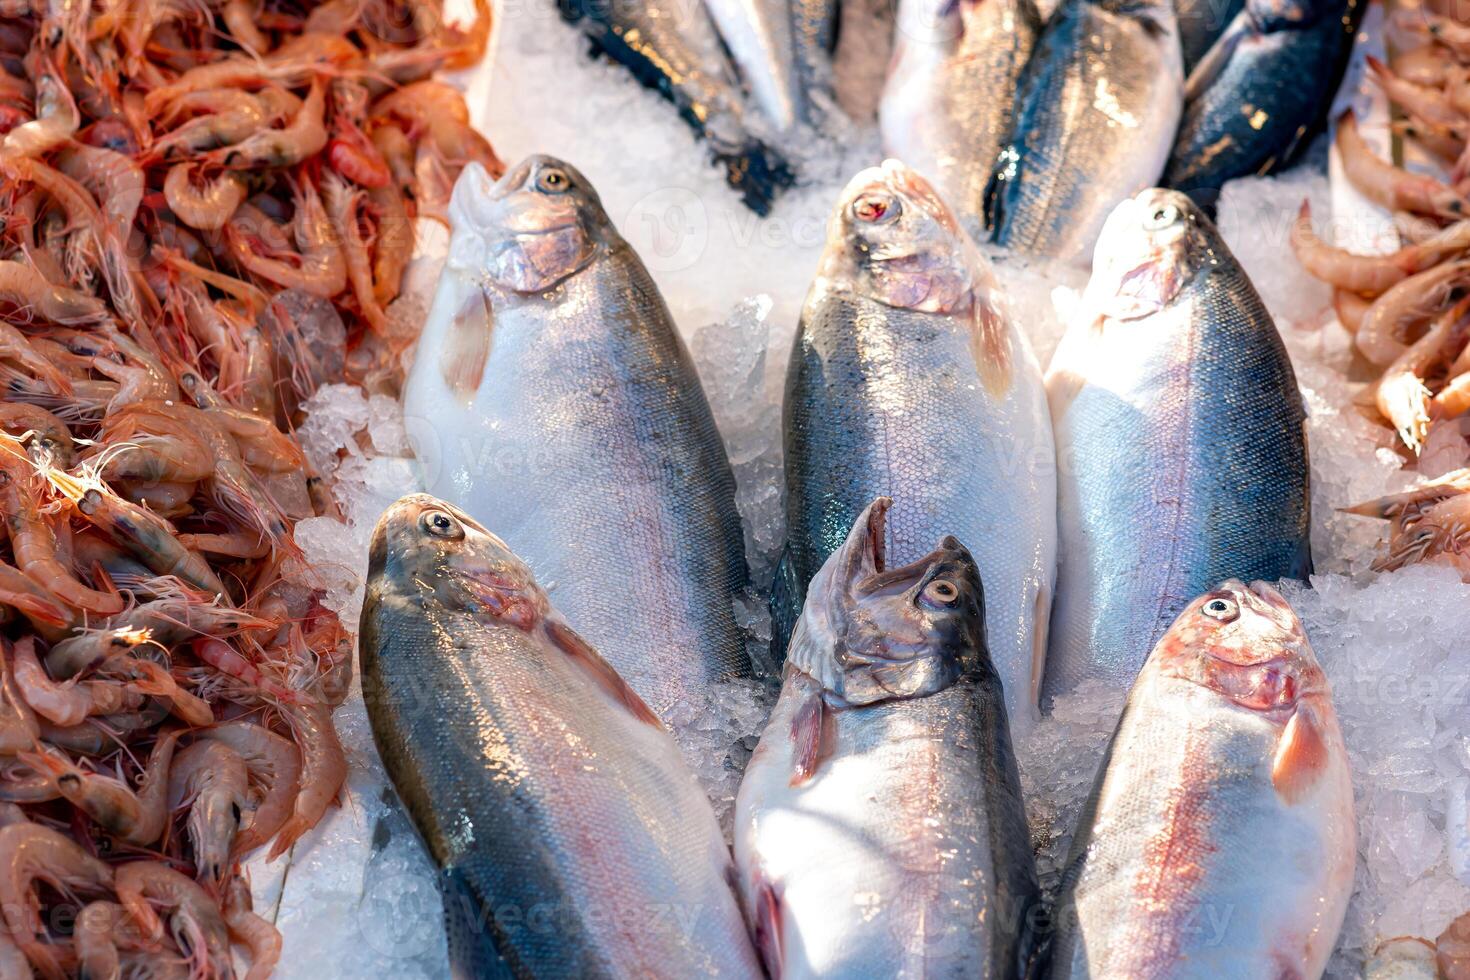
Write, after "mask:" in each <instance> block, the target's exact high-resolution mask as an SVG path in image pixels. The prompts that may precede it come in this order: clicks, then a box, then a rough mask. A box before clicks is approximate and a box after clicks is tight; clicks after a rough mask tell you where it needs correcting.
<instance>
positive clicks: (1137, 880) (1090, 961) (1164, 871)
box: [1049, 580, 1356, 978]
mask: <svg viewBox="0 0 1470 980" xmlns="http://www.w3.org/2000/svg"><path fill="white" fill-rule="evenodd" d="M1355 838H1356V825H1355V823H1354V819H1353V787H1352V780H1351V778H1350V776H1349V773H1348V759H1347V748H1346V746H1345V745H1344V744H1343V740H1342V733H1341V732H1340V731H1339V729H1338V723H1337V716H1336V714H1335V712H1334V710H1333V705H1332V694H1331V691H1330V689H1329V687H1328V684H1327V679H1326V677H1325V676H1323V673H1322V669H1321V667H1319V666H1318V664H1317V659H1316V657H1315V656H1314V655H1313V653H1312V648H1311V646H1310V644H1309V643H1308V642H1307V636H1306V633H1305V632H1304V631H1303V629H1302V625H1301V623H1300V622H1299V621H1298V620H1297V617H1296V614H1295V613H1294V612H1293V611H1292V609H1291V606H1290V605H1288V604H1287V602H1286V600H1285V599H1284V598H1282V597H1281V594H1280V593H1278V592H1277V591H1276V590H1275V589H1273V588H1272V587H1271V586H1269V585H1267V584H1265V583H1261V582H1257V583H1255V584H1254V585H1251V586H1249V587H1247V586H1246V585H1244V584H1242V583H1241V582H1238V581H1234V580H1231V581H1227V582H1225V583H1224V584H1223V585H1221V586H1220V587H1219V588H1217V589H1215V590H1213V591H1211V592H1208V593H1206V594H1204V595H1203V596H1200V597H1199V598H1198V599H1196V600H1194V601H1193V602H1192V603H1190V605H1189V607H1188V608H1187V609H1186V610H1185V611H1184V612H1183V614H1181V615H1180V617H1179V619H1178V620H1177V621H1175V623H1174V624H1173V626H1171V627H1170V628H1169V631H1168V632H1167V633H1165V634H1164V636H1163V637H1162V638H1161V639H1160V641H1159V644H1158V646H1157V647H1155V648H1154V650H1153V653H1152V654H1151V655H1150V657H1149V659H1148V663H1147V664H1146V665H1145V666H1144V668H1143V671H1142V672H1141V673H1140V674H1139V676H1138V680H1137V682H1136V683H1135V684H1134V685H1133V690H1132V692H1131V693H1130V694H1129V697H1128V704H1127V706H1126V707H1125V708H1124V710H1123V718H1122V720H1121V721H1120V722H1119V724H1118V730H1117V733H1116V734H1115V735H1114V736H1113V740H1112V744H1111V745H1110V746H1109V748H1108V752H1107V755H1106V757H1105V758H1104V762H1103V768H1102V771H1101V773H1100V774H1099V778H1098V782H1097V785H1096V788H1095V789H1094V790H1093V797H1092V799H1091V800H1090V801H1089V804H1088V806H1087V807H1086V808H1085V809H1084V811H1083V814H1082V818H1081V823H1080V826H1079V828H1078V833H1077V836H1076V837H1075V838H1074V840H1073V847H1072V856H1071V858H1070V859H1069V861H1068V866H1067V868H1066V870H1065V872H1064V873H1063V879H1062V881H1063V885H1062V893H1061V895H1060V896H1059V897H1058V901H1057V907H1058V909H1060V910H1064V911H1063V913H1062V914H1060V915H1059V916H1058V919H1057V921H1058V930H1057V934H1056V936H1055V939H1054V940H1053V945H1052V949H1051V965H1050V972H1049V976H1051V977H1100V976H1109V977H1140V976H1158V977H1165V976H1167V977H1178V978H1187V977H1260V976H1273V977H1274V976H1293V977H1313V978H1314V977H1319V976H1321V974H1322V971H1323V968H1324V967H1325V966H1326V963H1327V958H1328V955H1329V954H1330V953H1331V952H1332V948H1333V944H1334V943H1335V941H1336V939H1337V933H1338V929H1339V928H1340V926H1341V924H1342V919H1343V912H1344V910H1345V909H1346V907H1347V902H1348V896H1349V894H1350V893H1351V891H1352V884H1353V862H1354V849H1355Z"/></svg>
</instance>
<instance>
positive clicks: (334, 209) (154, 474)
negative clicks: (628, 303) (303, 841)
mask: <svg viewBox="0 0 1470 980" xmlns="http://www.w3.org/2000/svg"><path fill="white" fill-rule="evenodd" d="M476 14H477V16H476V19H475V20H474V21H473V23H471V24H468V25H455V24H451V23H449V22H447V21H446V20H445V19H444V18H443V16H442V12H441V9H440V7H439V5H438V4H437V3H435V2H423V0H328V2H326V3H322V4H320V5H316V6H302V5H300V4H298V3H296V2H295V0H264V2H263V3H257V2H256V0H222V2H221V0H72V2H65V3H63V2H59V0H45V2H43V0H0V384H3V386H4V390H5V397H4V400H3V401H0V512H3V518H4V519H3V527H0V978H4V980H8V978H12V977H28V976H33V975H41V976H45V977H65V976H86V977H88V978H91V980H106V978H118V977H205V976H230V975H232V974H233V972H234V963H235V957H236V956H237V955H238V956H240V957H242V958H243V959H244V960H247V961H248V962H249V972H248V977H250V978H251V980H257V978H262V977H265V976H267V975H268V974H269V973H270V972H271V970H272V968H273V966H274V964H275V962H276V961H277V959H278V957H279V955H280V948H281V939H280V936H279V935H278V933H277V932H276V930H275V928H274V927H273V926H272V925H271V924H270V923H269V922H267V921H266V920H265V919H264V918H261V917H260V916H258V915H256V914H255V913H254V912H253V911H252V910H251V907H250V889H249V887H248V881H247V880H246V878H245V876H244V874H243V873H242V870H241V861H242V860H243V859H244V858H246V856H247V855H251V854H252V853H256V852H259V853H261V854H263V855H265V856H266V857H267V858H274V857H276V856H278V855H280V854H282V853H284V852H285V851H286V850H287V849H288V848H290V847H291V846H292V844H293V843H294V842H295V841H297V840H298V839H299V838H300V837H301V836H302V834H304V833H306V832H307V831H308V830H310V829H311V828H312V827H313V826H314V825H315V824H316V823H317V822H318V821H319V820H320V819H321V817H322V816H323V814H324V813H325V811H326V810H327V808H328V807H329V806H331V805H332V804H333V802H334V800H335V799H336V797H337V794H338V793H339V791H340V790H341V787H342V785H343V782H344V780H345V777H346V769H347V767H346V760H345V757H344V755H343V751H342V747H341V745H340V743H339V742H338V739H337V735H336V732H335V730H334V728H333V724H332V709H333V708H334V707H335V706H336V705H337V704H339V703H340V702H341V701H342V699H343V698H344V697H345V696H346V692H347V689H348V686H349V683H350V681H351V673H352V638H351V636H350V635H349V633H348V631H347V630H346V629H345V628H344V627H343V625H342V623H341V622H340V621H339V620H338V618H337V616H336V614H335V613H333V612H331V611H330V610H328V609H327V608H325V607H324V606H323V604H322V601H321V600H322V598H323V595H324V593H323V591H322V590H321V589H319V588H317V587H315V586H314V585H313V581H314V579H313V576H312V575H311V572H310V569H309V567H308V566H307V565H306V564H305V563H304V561H303V559H302V556H301V553H300V551H299V549H298V548H297V547H296V545H295V543H294V540H293V527H294V524H295V522H296V521H298V520H301V519H304V518H307V517H312V516H334V517H337V518H338V519H340V512H338V511H337V510H336V507H335V504H334V502H333V500H332V496H331V487H329V486H326V485H324V482H323V480H322V479H320V478H318V477H317V476H316V475H315V474H313V473H312V472H311V469H310V467H309V465H308V462H307V460H306V458H305V456H304V455H303V453H302V451H301V448H300V447H299V445H298V444H297V442H296V440H295V439H294V438H293V435H292V433H293V426H294V424H295V423H296V422H298V421H299V415H300V405H301V404H302V402H303V401H305V400H306V399H307V398H308V397H309V396H310V395H311V394H312V392H313V391H314V390H315V389H316V388H317V387H318V386H319V385H321V384H323V383H326V382H340V381H343V380H344V379H345V380H350V381H353V382H356V383H358V384H361V385H363V386H364V387H366V388H368V389H370V390H373V391H392V390H393V389H394V387H395V386H396V384H398V383H399V381H401V370H400V368H399V365H400V363H401V360H400V355H401V354H402V352H403V351H404V350H405V348H406V347H407V346H408V345H410V344H411V343H412V341H413V339H414V333H415V332H416V329H417V327H418V325H419V324H418V323H416V322H415V321H414V318H413V317H412V316H402V315H395V303H396V301H397V299H398V297H399V292H400V288H401V284H402V282H403V278H404V271H405V267H406V265H407V264H408V261H409V258H410V256H411V255H412V253H413V246H414V229H415V223H416V222H421V221H423V220H425V219H434V218H437V219H439V220H445V219H444V214H443V212H444V209H445V207H446V206H447V202H448V195H449V189H450V187H451V186H452V183H453V180H454V178H455V176H456V175H457V174H458V172H459V170H460V168H462V167H463V166H464V165H465V164H466V163H468V162H469V161H472V160H473V161H477V162H479V163H481V164H482V165H484V166H485V167H487V168H488V169H489V170H490V171H491V172H492V173H494V174H499V173H500V172H501V170H502V169H503V168H502V167H501V165H500V162H499V161H498V160H497V159H496V157H495V155H494V153H493V151H492V150H491V148H490V146H489V145H488V144H487V143H486V142H485V140H484V139H483V138H482V137H480V136H479V135H478V134H476V133H475V131H474V130H473V129H472V128H471V126H470V125H469V122H468V112H467V110H466V107H465V104H464V102H463V100H462V99H461V97H460V96H459V94H458V92H457V90H455V89H454V88H452V87H450V86H448V85H445V84H443V83H441V82H439V81H436V80H435V79H434V77H433V76H434V73H435V72H436V71H438V70H439V69H458V68H463V67H467V66H469V65H471V64H473V63H474V62H476V61H477V60H478V59H479V58H480V57H481V56H482V54H483V52H484V49H485V46H486V41H487V37H488V31H489V18H490V13H489V9H488V3H487V2H486V0H480V2H479V4H478V6H477V11H476Z"/></svg>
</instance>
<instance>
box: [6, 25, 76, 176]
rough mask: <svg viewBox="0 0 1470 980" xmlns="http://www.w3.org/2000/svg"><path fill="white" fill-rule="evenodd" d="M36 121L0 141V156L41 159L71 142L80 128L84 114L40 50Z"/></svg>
mask: <svg viewBox="0 0 1470 980" xmlns="http://www.w3.org/2000/svg"><path fill="white" fill-rule="evenodd" d="M32 74H33V76H34V75H38V76H39V77H36V79H35V85H36V92H35V105H36V118H34V119H32V120H31V121H30V122H27V123H22V124H21V125H19V126H17V127H15V128H14V129H12V130H11V131H10V132H8V133H6V134H5V138H4V139H3V140H0V153H3V154H6V155H8V156H14V157H38V156H41V155H42V154H44V153H46V152H48V151H49V150H52V149H54V148H56V147H58V146H60V145H61V144H63V143H65V142H66V141H67V140H68V139H70V138H71V137H72V136H73V135H74V134H75V133H76V131H77V129H78V128H79V127H80V126H81V113H79V112H78V111H77V104H76V100H75V99H73V98H72V94H71V89H70V88H69V87H68V86H67V84H66V79H65V78H63V77H62V75H61V72H60V71H59V70H58V69H57V67H56V63H55V62H54V61H53V60H52V59H51V57H50V55H49V54H46V53H44V52H40V51H38V52H37V53H36V54H35V55H34V57H33V59H32Z"/></svg>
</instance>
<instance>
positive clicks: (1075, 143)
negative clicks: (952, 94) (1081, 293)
mask: <svg viewBox="0 0 1470 980" xmlns="http://www.w3.org/2000/svg"><path fill="white" fill-rule="evenodd" d="M1183 103H1184V69H1183V63H1182V61H1181V58H1180V53H1179V35H1178V32H1177V30H1176V26H1175V17H1174V7H1173V4H1172V0H1062V3H1061V4H1060V6H1059V7H1058V9H1057V11H1056V13H1055V14H1053V15H1052V18H1051V20H1050V21H1048V22H1047V25H1046V28H1045V29H1044V30H1043V31H1042V33H1041V37H1040V39H1039V40H1038V41H1037V43H1036V50H1035V52H1034V53H1033V54H1032V56H1031V60H1030V61H1028V62H1027V64H1026V70H1025V71H1024V72H1023V73H1022V75H1021V83H1020V90H1019V92H1018V94H1017V97H1016V109H1015V122H1014V125H1013V131H1012V136H1011V140H1010V145H1009V146H1008V147H1007V148H1006V149H1005V150H1004V151H1003V152H1002V154H1001V158H1000V160H999V162H998V163H997V166H996V171H995V175H994V179H993V181H992V185H991V187H990V189H989V192H988V195H987V201H986V205H987V213H986V219H987V222H988V224H989V225H990V227H991V229H992V234H993V237H994V240H995V242H996V243H997V244H1000V245H1004V246H1006V247H1007V248H1010V249H1012V250H1015V251H1019V252H1025V253H1028V254H1039V255H1046V256H1051V257H1053V258H1059V259H1063V260H1066V261H1069V262H1075V263H1077V264H1085V263H1086V261H1087V259H1088V257H1089V256H1090V254H1091V252H1092V246H1093V243H1094V242H1096V241H1097V235H1098V232H1099V231H1100V230H1101V229H1102V225H1103V222H1104V221H1105V220H1107V216H1108V212H1110V211H1111V210H1112V209H1113V207H1114V206H1115V205H1116V204H1117V203H1118V202H1119V201H1121V200H1123V199H1124V198H1126V197H1129V196H1130V195H1133V194H1137V193H1138V192H1139V191H1141V190H1143V189H1144V188H1146V187H1150V186H1152V185H1153V184H1155V183H1157V182H1158V179H1159V174H1160V173H1162V172H1163V169H1164V163H1165V161H1167V160H1168V159H1169V149H1170V148H1171V147H1172V146H1173V145H1174V130H1175V128H1176V127H1177V126H1178V125H1179V113H1180V110H1181V108H1182V107H1183Z"/></svg>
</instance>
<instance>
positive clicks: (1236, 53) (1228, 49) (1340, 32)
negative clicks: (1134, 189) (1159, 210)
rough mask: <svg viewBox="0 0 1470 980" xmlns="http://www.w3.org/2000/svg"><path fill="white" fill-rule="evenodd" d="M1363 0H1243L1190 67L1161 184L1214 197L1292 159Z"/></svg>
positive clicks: (1317, 115) (1326, 96) (1343, 62)
mask: <svg viewBox="0 0 1470 980" xmlns="http://www.w3.org/2000/svg"><path fill="white" fill-rule="evenodd" d="M1366 7H1367V4H1366V3H1364V2H1362V0H1285V2H1283V0H1247V2H1246V5H1245V9H1243V10H1242V11H1241V12H1240V13H1239V14H1237V15H1236V17H1235V19H1234V20H1233V21H1232V22H1231V24H1230V27H1229V28H1228V29H1227V30H1226V32H1225V33H1224V34H1223V35H1222V36H1221V37H1220V38H1219V39H1218V40H1216V41H1215V43H1214V45H1213V47H1211V49H1210V51H1209V53H1208V54H1207V55H1206V56H1205V58H1204V59H1203V60H1201V62H1200V63H1199V64H1198V65H1197V66H1196V67H1195V70H1194V72H1193V73H1192V74H1191V75H1190V78H1189V82H1188V86H1187V89H1186V91H1187V99H1186V102H1185V106H1184V115H1183V117H1182V119H1181V120H1180V124H1179V133H1178V136H1177V138H1176V139H1175V143H1174V148H1173V152H1172V153H1171V155H1170V158H1169V164H1168V166H1167V167H1166V168H1165V170H1164V177H1163V184H1164V185H1165V186H1168V187H1173V188H1175V189H1177V190H1182V191H1185V192H1186V193H1188V194H1190V195H1191V196H1193V197H1195V198H1196V199H1197V200H1200V201H1202V202H1204V203H1206V204H1210V205H1213V203H1214V201H1215V198H1216V196H1217V195H1218V193H1219V190H1220V187H1221V186H1222V185H1223V184H1224V183H1225V182H1226V181H1227V180H1233V179H1235V178H1236V177H1245V176H1248V175H1251V174H1266V173H1271V172H1272V171H1274V170H1277V169H1280V168H1281V167H1283V166H1285V165H1287V164H1288V163H1290V162H1291V161H1292V160H1293V159H1295V157H1296V155H1297V153H1298V152H1299V151H1300V150H1301V149H1303V148H1305V147H1306V145H1307V143H1308V142H1310V140H1311V138H1312V136H1313V135H1315V134H1316V133H1317V132H1318V131H1320V128H1321V126H1322V125H1323V123H1324V122H1325V119H1326V115H1327V112H1328V110H1329V108H1330V106H1331V103H1332V98H1333V95H1334V93H1336V91H1337V87H1338V84H1339V82H1341V81H1342V76H1343V72H1344V71H1346V69H1347V65H1348V61H1349V59H1350V57H1351V53H1352V45H1353V38H1354V36H1355V35H1356V33H1357V25H1358V21H1359V20H1360V19H1361V17H1362V13H1363V10H1364V9H1365V8H1366Z"/></svg>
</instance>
